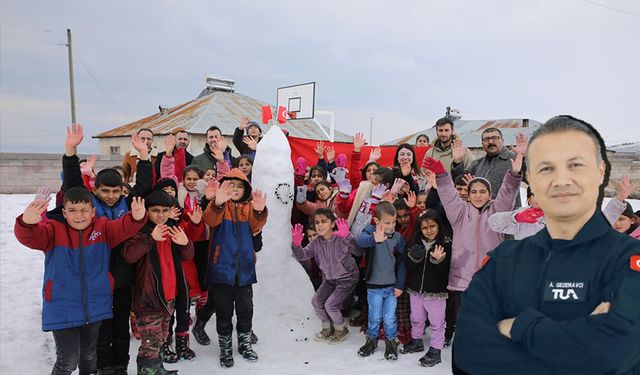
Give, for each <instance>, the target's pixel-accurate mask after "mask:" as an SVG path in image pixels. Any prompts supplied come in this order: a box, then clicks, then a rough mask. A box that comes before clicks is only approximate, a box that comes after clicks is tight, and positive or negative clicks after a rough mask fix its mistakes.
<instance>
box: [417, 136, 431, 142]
mask: <svg viewBox="0 0 640 375" xmlns="http://www.w3.org/2000/svg"><path fill="white" fill-rule="evenodd" d="M420 138H426V139H427V143H429V136H428V135H426V134H418V136H417V137H416V142H418V139H420Z"/></svg>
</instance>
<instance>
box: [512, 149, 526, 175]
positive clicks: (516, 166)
mask: <svg viewBox="0 0 640 375" xmlns="http://www.w3.org/2000/svg"><path fill="white" fill-rule="evenodd" d="M523 158H524V154H521V153H518V154H517V155H516V158H515V159H509V160H510V161H511V171H512V172H513V173H520V170H521V169H522V159H523Z"/></svg>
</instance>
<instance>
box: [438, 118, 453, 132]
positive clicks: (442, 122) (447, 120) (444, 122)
mask: <svg viewBox="0 0 640 375" xmlns="http://www.w3.org/2000/svg"><path fill="white" fill-rule="evenodd" d="M447 124H449V125H451V129H453V120H452V119H451V118H450V117H443V118H440V119H438V121H436V129H437V128H439V127H441V126H443V125H447Z"/></svg>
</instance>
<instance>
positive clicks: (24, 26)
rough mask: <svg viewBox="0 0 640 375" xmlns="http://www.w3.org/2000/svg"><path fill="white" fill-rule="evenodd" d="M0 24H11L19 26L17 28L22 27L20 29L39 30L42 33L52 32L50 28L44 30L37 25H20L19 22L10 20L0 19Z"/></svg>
mask: <svg viewBox="0 0 640 375" xmlns="http://www.w3.org/2000/svg"><path fill="white" fill-rule="evenodd" d="M0 24H3V25H7V26H13V27H19V28H22V29H29V30H34V31H40V32H43V33H53V31H51V30H44V29H40V28H37V27H33V26H27V25H20V24H17V23H12V22H5V21H0Z"/></svg>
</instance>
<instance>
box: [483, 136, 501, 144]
mask: <svg viewBox="0 0 640 375" xmlns="http://www.w3.org/2000/svg"><path fill="white" fill-rule="evenodd" d="M498 139H501V137H500V136H499V135H494V136H492V137H487V138H482V143H489V142H495V141H497V140H498Z"/></svg>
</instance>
